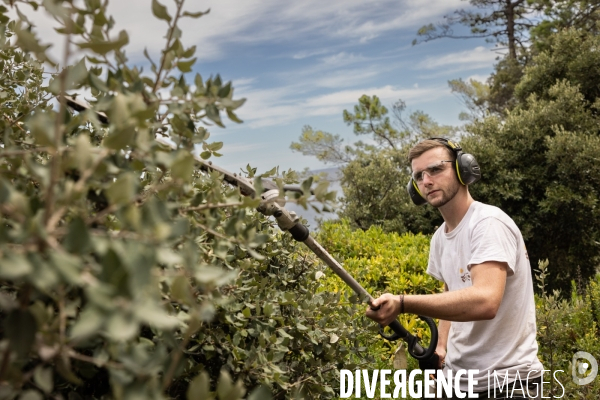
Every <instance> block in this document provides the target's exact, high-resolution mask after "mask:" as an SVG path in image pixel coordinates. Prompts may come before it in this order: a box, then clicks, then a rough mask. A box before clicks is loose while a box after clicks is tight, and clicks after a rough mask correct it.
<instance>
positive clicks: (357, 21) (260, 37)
mask: <svg viewBox="0 0 600 400" xmlns="http://www.w3.org/2000/svg"><path fill="white" fill-rule="evenodd" d="M162 3H164V4H165V5H166V6H167V7H168V8H169V11H170V13H171V14H173V12H174V10H173V8H174V7H173V5H172V4H171V2H169V1H167V0H163V1H162ZM460 5H461V1H460V0H418V1H417V0H403V1H398V0H345V1H344V3H343V4H341V3H339V2H324V1H322V0H303V1H298V2H282V1H278V0H207V1H203V2H202V6H201V7H199V6H198V5H197V4H193V3H192V2H188V3H186V6H185V8H186V9H189V11H201V10H202V11H204V10H206V9H208V8H210V13H209V14H208V15H206V16H204V17H201V18H199V19H191V18H185V19H182V20H181V28H182V31H183V33H184V34H183V37H182V40H183V42H184V44H185V45H188V46H189V45H192V44H196V45H197V46H198V55H199V57H200V58H201V59H202V60H215V59H219V58H221V57H224V56H225V55H226V54H227V53H226V51H225V47H226V46H228V45H235V44H238V45H239V44H244V43H267V42H268V43H283V42H287V43H293V44H295V43H299V42H306V38H307V37H312V38H318V40H314V45H313V46H314V47H317V48H319V49H317V50H315V49H314V48H310V49H305V50H303V51H301V52H299V53H296V54H295V56H294V57H295V58H298V59H301V58H305V57H309V56H311V55H314V54H320V52H321V51H322V48H323V44H324V42H325V41H328V40H338V41H339V40H340V39H341V40H347V39H356V40H358V41H362V42H365V41H369V40H371V39H373V38H375V37H377V36H379V35H381V34H383V33H386V32H389V31H393V30H398V29H401V28H406V27H414V28H418V27H419V26H420V25H422V24H424V23H427V22H435V21H436V20H439V19H440V18H441V16H442V15H443V14H445V13H447V12H450V11H452V10H453V9H455V8H456V7H459V6H460ZM25 11H27V14H28V15H30V16H31V19H32V20H33V21H34V22H35V23H36V26H37V27H38V31H39V33H40V36H41V37H43V38H44V39H45V41H46V42H48V43H55V48H54V49H53V50H52V53H53V54H54V58H55V59H60V57H61V54H62V46H63V44H62V41H61V40H57V39H56V38H57V34H56V33H55V32H54V31H53V27H55V26H56V22H55V21H53V20H52V19H51V18H49V17H48V16H45V15H44V13H43V12H37V13H34V12H30V10H29V8H27V9H25ZM109 15H112V16H113V17H114V19H115V21H116V25H115V28H114V32H115V35H116V34H117V32H118V31H119V30H121V29H126V30H127V31H128V33H129V39H130V46H129V47H128V49H129V54H130V56H133V57H134V58H139V59H141V57H142V51H143V50H144V48H147V49H148V52H149V53H150V54H151V55H153V56H155V57H158V55H159V54H160V50H161V49H162V48H163V46H164V42H165V40H164V36H165V34H166V29H167V25H166V23H165V22H164V21H158V20H156V19H155V18H154V17H153V16H152V14H151V8H150V1H149V0H127V1H124V0H122V1H113V2H110V3H109ZM321 54H322V53H321Z"/></svg>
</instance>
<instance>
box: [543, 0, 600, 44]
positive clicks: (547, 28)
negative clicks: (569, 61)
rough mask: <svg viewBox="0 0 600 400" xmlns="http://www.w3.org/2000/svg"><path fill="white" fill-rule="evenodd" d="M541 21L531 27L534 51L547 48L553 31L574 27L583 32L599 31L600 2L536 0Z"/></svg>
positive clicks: (550, 42)
mask: <svg viewBox="0 0 600 400" xmlns="http://www.w3.org/2000/svg"><path fill="white" fill-rule="evenodd" d="M535 6H536V9H537V10H538V11H539V13H540V14H541V15H543V19H542V21H540V22H539V23H538V24H536V26H535V27H533V28H532V29H531V37H532V42H533V45H534V49H535V50H536V51H541V50H547V49H548V47H549V46H550V45H551V44H552V37H553V35H554V34H555V33H557V32H560V31H561V30H563V29H566V28H574V29H577V30H578V31H581V32H582V33H584V34H598V33H599V32H600V3H599V2H598V1H597V0H536V1H535Z"/></svg>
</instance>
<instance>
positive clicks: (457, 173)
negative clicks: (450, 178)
mask: <svg viewBox="0 0 600 400" xmlns="http://www.w3.org/2000/svg"><path fill="white" fill-rule="evenodd" d="M456 176H458V180H459V181H460V183H462V185H463V186H465V183H464V182H463V180H462V178H461V177H460V168H459V167H458V157H457V158H456Z"/></svg>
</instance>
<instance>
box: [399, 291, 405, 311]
mask: <svg viewBox="0 0 600 400" xmlns="http://www.w3.org/2000/svg"><path fill="white" fill-rule="evenodd" d="M398 297H399V301H400V307H399V308H400V314H404V295H403V294H400V295H398Z"/></svg>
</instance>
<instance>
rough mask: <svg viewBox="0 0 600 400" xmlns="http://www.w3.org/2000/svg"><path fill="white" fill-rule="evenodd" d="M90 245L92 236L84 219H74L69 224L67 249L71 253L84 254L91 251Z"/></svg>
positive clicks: (66, 241)
mask: <svg viewBox="0 0 600 400" xmlns="http://www.w3.org/2000/svg"><path fill="white" fill-rule="evenodd" d="M90 243H91V242H90V235H89V233H88V230H87V226H86V225H85V222H84V221H83V219H82V218H80V217H75V218H73V220H72V221H71V222H70V223H69V228H68V233H67V237H66V238H65V243H64V245H65V248H66V249H67V250H68V251H69V252H71V253H76V254H84V253H86V252H87V251H88V250H89V249H90Z"/></svg>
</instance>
